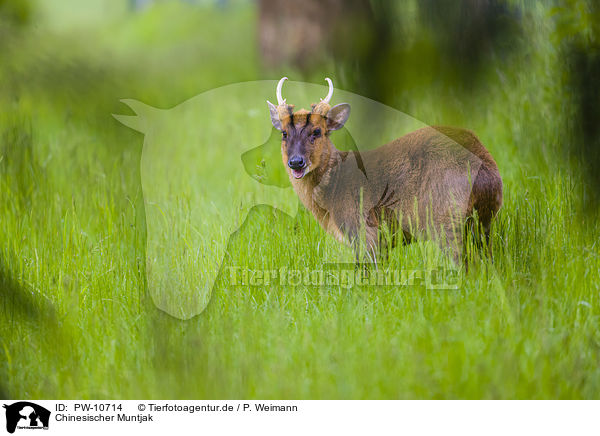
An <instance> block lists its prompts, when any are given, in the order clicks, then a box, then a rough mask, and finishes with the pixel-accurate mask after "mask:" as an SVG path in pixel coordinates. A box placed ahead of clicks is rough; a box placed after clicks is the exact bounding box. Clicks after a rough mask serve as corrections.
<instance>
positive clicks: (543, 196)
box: [0, 0, 600, 398]
mask: <svg viewBox="0 0 600 436" xmlns="http://www.w3.org/2000/svg"><path fill="white" fill-rule="evenodd" d="M282 76H287V77H289V78H290V79H291V80H298V81H307V82H312V83H316V84H320V85H325V82H324V78H325V77H331V78H332V79H333V83H334V85H335V87H336V88H338V89H344V90H346V91H351V92H354V93H356V94H360V95H363V96H366V97H369V98H371V99H374V100H377V101H380V102H382V103H385V104H386V105H389V106H391V107H393V108H395V109H397V110H399V111H402V112H404V113H406V114H408V115H410V116H412V117H415V118H416V119H418V120H420V121H422V122H424V123H427V124H430V125H455V126H460V127H464V128H467V129H471V130H473V131H475V132H476V133H477V135H478V136H479V137H480V139H481V140H482V142H483V143H484V144H485V145H486V147H487V148H488V149H489V150H490V151H491V152H492V155H493V156H494V157H495V159H496V161H497V163H498V166H499V168H500V172H501V175H502V177H503V180H504V206H503V209H502V211H501V216H500V219H499V224H498V226H497V227H496V229H497V231H496V232H495V236H494V238H495V241H496V242H495V247H496V257H495V264H494V268H497V271H499V273H498V274H497V275H496V276H493V274H492V276H493V277H492V276H489V275H488V273H487V272H485V271H484V272H481V274H479V273H478V272H477V271H475V272H474V273H471V275H470V278H469V280H467V281H466V282H465V283H466V284H465V293H464V294H463V293H460V294H459V293H457V294H453V295H450V294H444V295H441V294H434V293H418V292H415V293H408V294H407V293H393V292H388V293H387V294H380V293H378V294H377V298H374V297H373V295H375V294H376V292H379V290H368V289H367V290H366V291H364V292H365V293H364V294H363V295H362V296H361V294H360V292H362V291H361V290H360V289H359V290H353V292H352V293H348V294H342V293H339V292H337V291H331V292H323V293H322V294H318V292H315V293H314V294H310V291H302V292H306V294H303V293H302V292H300V291H298V292H294V293H288V292H287V290H285V289H284V290H279V291H272V290H271V291H272V292H273V294H269V292H270V291H268V290H265V293H264V294H259V290H255V291H253V290H252V289H250V290H248V289H245V290H243V292H242V291H240V292H239V294H235V293H234V292H233V291H231V292H230V290H229V289H228V288H227V286H225V285H223V283H222V282H221V284H217V286H216V288H215V290H214V291H213V294H215V292H217V291H218V293H217V295H218V296H219V299H215V298H214V297H213V301H215V304H213V306H212V309H211V308H210V307H209V310H207V313H206V316H205V317H204V318H199V319H195V320H192V321H190V322H187V323H184V322H182V321H179V320H174V319H171V318H170V317H168V316H166V315H164V314H162V313H160V312H159V311H157V310H155V308H154V307H153V306H152V304H151V302H149V299H148V298H147V296H146V286H147V283H146V274H145V269H144V268H145V238H146V226H145V212H144V203H143V197H142V191H141V184H140V169H139V167H140V156H141V151H142V144H143V136H142V134H140V133H138V132H134V131H133V130H131V129H129V128H127V127H125V126H123V125H121V124H120V123H119V122H117V121H116V120H115V119H114V118H113V117H112V116H111V114H113V113H116V114H130V115H131V114H133V113H132V112H131V111H130V110H129V109H128V108H127V107H126V106H125V105H123V104H122V103H120V101H119V100H120V99H123V98H132V99H136V100H139V101H142V102H144V103H146V104H147V105H150V106H154V107H159V108H171V107H174V106H176V105H178V104H180V103H182V102H184V101H185V100H187V99H189V98H191V97H194V96H196V95H198V94H200V93H202V92H204V91H207V90H210V89H213V88H216V87H219V86H223V85H227V84H230V83H236V82H242V81H252V80H262V79H279V78H280V77H282ZM599 84H600V1H597V0H553V1H547V2H536V1H528V0H419V1H417V0H406V1H402V2H398V1H384V0H348V1H342V0H303V1H301V2H297V1H276V0H253V1H251V0H185V1H184V0H170V1H162V0H85V1H81V0H0V320H1V322H0V397H1V398H6V397H7V396H11V397H13V398H17V397H18V398H35V397H39V398H41V397H55V398H56V397H66V396H70V397H77V398H102V397H119V396H120V395H126V396H130V397H136V398H141V397H154V398H156V397H159V398H160V397H170V398H174V397H188V398H197V397H200V396H210V397H224V398H232V397H236V396H238V397H256V396H262V397H271V398H272V397H294V398H298V397H311V396H312V397H314V396H319V397H329V398H332V397H335V398H340V397H346V398H348V397H353V398H367V397H370V398H377V397H382V396H385V397H403V398H423V397H429V398H447V397H453V398H457V397H470V398H482V397H487V398H515V397H519V398H532V397H538V398H539V397H545V398H548V397H553V398H558V397H561V398H565V397H566V398H573V397H576V398H586V397H587V398H589V397H597V395H598V392H600V373H599V370H598V358H599V356H600V345H599V344H600V333H599V332H598V325H599V324H598V319H599V318H598V317H599V315H598V310H597V308H598V295H600V294H598V283H599V281H598V279H597V275H598V270H599V269H600V268H598V267H597V265H598V262H599V259H600V256H599V255H598V247H597V245H596V241H597V240H598V234H599V229H600V227H598V222H599V220H598V208H599V205H600V201H599V199H600V171H599V170H598V169H599V168H600V86H599ZM260 98H261V99H265V100H266V99H271V101H272V100H273V99H274V98H275V90H274V89H273V92H272V94H271V95H264V96H261V97H260ZM333 102H334V103H339V101H337V100H336V94H335V93H334V96H333ZM309 103H310V102H298V105H299V106H307V105H308V104H309ZM264 109H265V112H264V122H265V125H270V121H269V117H268V111H267V107H266V104H265V107H264ZM207 113H208V114H210V108H207ZM214 121H215V122H216V123H218V122H220V121H221V120H219V119H215V120H214ZM256 145H258V144H256ZM217 146H218V144H217ZM227 158H229V157H227ZM235 158H236V159H237V158H239V157H235ZM267 213H270V212H264V216H267ZM280 223H283V224H280ZM298 223H300V224H301V225H297V224H298ZM278 226H280V227H278ZM290 229H293V230H290ZM275 230H278V232H277V233H276V234H273V235H271V238H272V241H273V242H272V247H271V248H273V249H272V251H271V252H269V250H263V248H262V247H259V246H258V244H255V240H256V239H255V238H254V237H253V235H255V234H256V232H259V231H260V232H264V234H265V235H270V233H269V232H274V231H275ZM319 231H320V230H319V229H318V227H317V226H316V224H314V222H313V220H312V219H311V217H310V216H309V215H307V214H306V213H305V211H304V212H303V211H302V210H300V212H299V214H298V217H297V221H294V222H291V223H290V222H289V220H288V221H286V220H285V218H281V219H278V220H275V221H274V222H271V224H269V225H265V226H264V227H262V228H258V229H250V230H248V231H247V233H246V236H245V237H246V238H247V239H248V240H249V241H250V242H248V244H247V245H243V246H235V244H234V248H235V247H238V248H237V249H233V250H231V251H230V252H231V253H235V256H238V258H236V257H234V258H233V260H231V262H238V263H240V264H244V262H245V263H247V264H251V263H252V262H256V263H257V265H256V267H257V268H262V267H264V265H267V264H268V263H267V261H266V260H264V259H269V256H272V257H275V258H281V259H289V261H290V262H298V265H301V266H302V265H304V262H306V263H307V264H309V265H313V264H316V263H318V260H319V259H320V258H321V255H322V253H321V252H320V251H319V250H321V248H319V247H320V246H319V244H317V243H314V240H316V239H318V238H325V236H324V235H322V234H321V233H319ZM242 236H243V235H242ZM286 238H287V239H286ZM240 240H242V241H245V239H243V237H240ZM234 242H235V241H234ZM232 244H233V242H232ZM240 244H242V243H240ZM244 244H245V242H244ZM324 245H325V244H324V243H323V246H324ZM240 247H241V248H240ZM253 250H254V251H253ZM311 250H312V251H311ZM410 250H416V249H414V248H411V249H407V251H405V252H402V253H408V254H407V255H406V256H408V258H409V260H411V261H414V262H416V263H415V265H417V266H418V265H421V264H419V263H418V262H422V259H423V256H422V255H421V253H419V252H418V251H410ZM303 252H306V253H312V254H310V255H307V256H305V257H301V256H298V255H297V253H303ZM240 253H242V254H240ZM282 253H283V254H282ZM411 253H412V254H411ZM244 256H245V257H244ZM286 256H287V257H286ZM402 256H404V254H402ZM411 256H412V257H411ZM261 262H262V263H261ZM311 262H312V263H311ZM233 264H234V265H235V263H233ZM494 268H491V269H490V271H491V270H494ZM486 271H487V270H486ZM478 274H479V275H478ZM490 274H491V273H490ZM490 277H492V278H490ZM244 292H245V293H244ZM253 292H255V293H253ZM260 292H262V290H260ZM277 292H279V294H278V293H277ZM316 294H318V295H316ZM464 296H467V297H468V298H466V297H464ZM461 298H464V299H463V300H461ZM263 303H264V304H263ZM257 307H258V308H260V310H258V309H257V310H254V309H256V308H257ZM592 308H594V309H593V310H595V312H594V311H593V310H592ZM153 309H154V310H153ZM250 309H252V310H250ZM588 309H589V310H588ZM203 316H204V315H203ZM573 326H575V327H576V329H574V328H573ZM575 330H576V332H577V333H575ZM157 331H158V332H160V334H158V335H155V334H154V332H157ZM229 332H235V334H234V335H233V334H232V335H229V334H228V333H229ZM509 338H510V340H509ZM282 356H283V357H282ZM151 370H154V371H155V373H152V372H151ZM141 374H144V376H143V380H141V379H142V376H141ZM198 374H206V375H207V376H206V378H205V379H203V380H202V383H200V382H198V383H190V382H189V381H190V380H192V381H195V380H196V377H197V376H198ZM281 380H288V382H287V383H288V384H285V383H282V382H281ZM294 383H295V384H294Z"/></svg>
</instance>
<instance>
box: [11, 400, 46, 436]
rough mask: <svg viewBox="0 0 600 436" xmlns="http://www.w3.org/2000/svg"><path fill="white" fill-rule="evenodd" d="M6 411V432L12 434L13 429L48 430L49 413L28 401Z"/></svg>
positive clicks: (13, 405) (18, 403) (14, 405)
mask: <svg viewBox="0 0 600 436" xmlns="http://www.w3.org/2000/svg"><path fill="white" fill-rule="evenodd" d="M3 407H4V408H5V409H6V431H8V432H9V433H14V432H15V429H17V428H18V429H29V430H35V429H44V430H48V423H49V422H50V411H49V410H48V409H45V408H43V407H42V406H38V405H37V404H35V403H30V402H28V401H19V402H17V403H13V404H11V405H10V406H8V405H6V404H5V405H4V406H3Z"/></svg>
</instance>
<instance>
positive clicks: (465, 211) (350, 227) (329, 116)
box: [267, 77, 502, 268]
mask: <svg viewBox="0 0 600 436" xmlns="http://www.w3.org/2000/svg"><path fill="white" fill-rule="evenodd" d="M286 80H287V77H283V78H282V79H281V80H280V81H279V82H278V84H277V88H276V97H277V106H275V105H274V104H273V103H271V102H270V101H268V100H267V104H268V108H269V113H270V117H271V123H272V124H273V127H274V128H275V129H277V130H279V131H280V132H281V156H282V161H283V165H284V166H285V168H286V171H287V173H288V175H289V179H290V182H291V185H292V187H293V189H294V191H295V193H296V194H297V196H298V197H299V199H300V201H301V203H302V204H303V205H304V207H305V208H306V209H308V210H309V211H310V212H311V213H312V215H313V216H314V218H315V219H316V220H317V221H318V223H319V224H320V226H321V227H322V228H323V229H324V230H325V231H326V232H327V233H329V234H330V235H332V236H333V237H334V238H335V239H336V240H337V241H339V242H340V243H344V244H346V245H349V246H351V247H353V249H354V251H355V253H356V261H357V264H358V263H360V262H361V260H365V259H366V261H367V262H372V263H375V265H377V260H378V258H382V257H383V258H386V257H387V253H388V252H389V249H390V248H391V247H393V246H395V245H396V243H397V242H398V240H401V241H402V243H403V244H407V243H410V242H412V241H414V240H416V239H418V238H425V239H430V240H433V241H435V242H436V243H437V244H438V245H439V246H440V248H441V249H442V250H443V251H444V252H449V253H450V254H451V258H452V259H453V260H454V262H456V263H457V264H458V263H460V262H461V258H462V259H463V260H465V266H466V267H467V268H468V265H467V263H466V256H465V250H464V248H465V235H466V234H467V233H468V232H469V231H470V232H473V233H475V230H477V231H478V233H477V234H478V235H479V241H480V242H481V245H480V246H483V244H486V246H487V251H488V255H489V256H490V257H491V255H492V251H491V238H490V233H491V225H492V221H493V219H494V218H495V216H496V215H497V213H498V210H499V209H500V207H501V206H502V179H501V177H500V172H499V169H498V165H497V164H496V162H495V160H494V158H493V157H492V155H491V154H490V153H489V151H488V150H487V149H486V148H485V147H484V146H483V144H482V143H481V141H480V140H479V138H477V136H476V135H475V134H474V133H473V132H471V131H469V130H466V129H462V128H456V127H445V126H430V127H424V128H421V129H418V130H415V131H413V132H411V133H408V134H406V135H404V136H402V137H400V138H398V139H396V140H393V141H391V142H389V143H387V144H384V145H381V146H379V147H376V148H370V147H369V149H368V150H366V151H362V152H357V151H343V150H338V149H337V148H336V147H335V145H334V144H333V142H332V141H331V138H330V134H331V133H332V132H334V131H336V130H339V129H341V128H342V127H343V126H344V125H345V123H346V122H347V120H348V118H349V116H350V109H351V108H350V105H349V104H347V103H339V104H337V105H335V106H330V101H331V98H332V96H333V82H332V81H331V79H329V78H326V79H325V80H326V82H327V83H328V86H329V91H328V93H327V95H326V97H325V98H323V99H321V100H320V102H318V103H313V104H311V110H310V111H309V110H305V109H300V110H297V111H294V107H295V106H294V105H291V104H287V101H286V99H284V98H283V97H282V87H283V83H284V82H285V81H286ZM473 222H477V229H475V228H474V226H473ZM483 235H484V236H485V240H484V238H483Z"/></svg>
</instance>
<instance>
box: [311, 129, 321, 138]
mask: <svg viewBox="0 0 600 436" xmlns="http://www.w3.org/2000/svg"><path fill="white" fill-rule="evenodd" d="M312 134H313V136H314V137H315V138H318V137H319V136H321V129H319V128H318V127H317V128H316V129H315V130H313V133H312Z"/></svg>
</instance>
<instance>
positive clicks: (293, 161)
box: [288, 156, 306, 170]
mask: <svg viewBox="0 0 600 436" xmlns="http://www.w3.org/2000/svg"><path fill="white" fill-rule="evenodd" d="M305 163H306V162H304V158H303V157H302V156H292V157H291V158H290V160H289V161H288V166H289V167H290V168H291V169H293V170H300V169H302V168H304V165H305Z"/></svg>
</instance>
